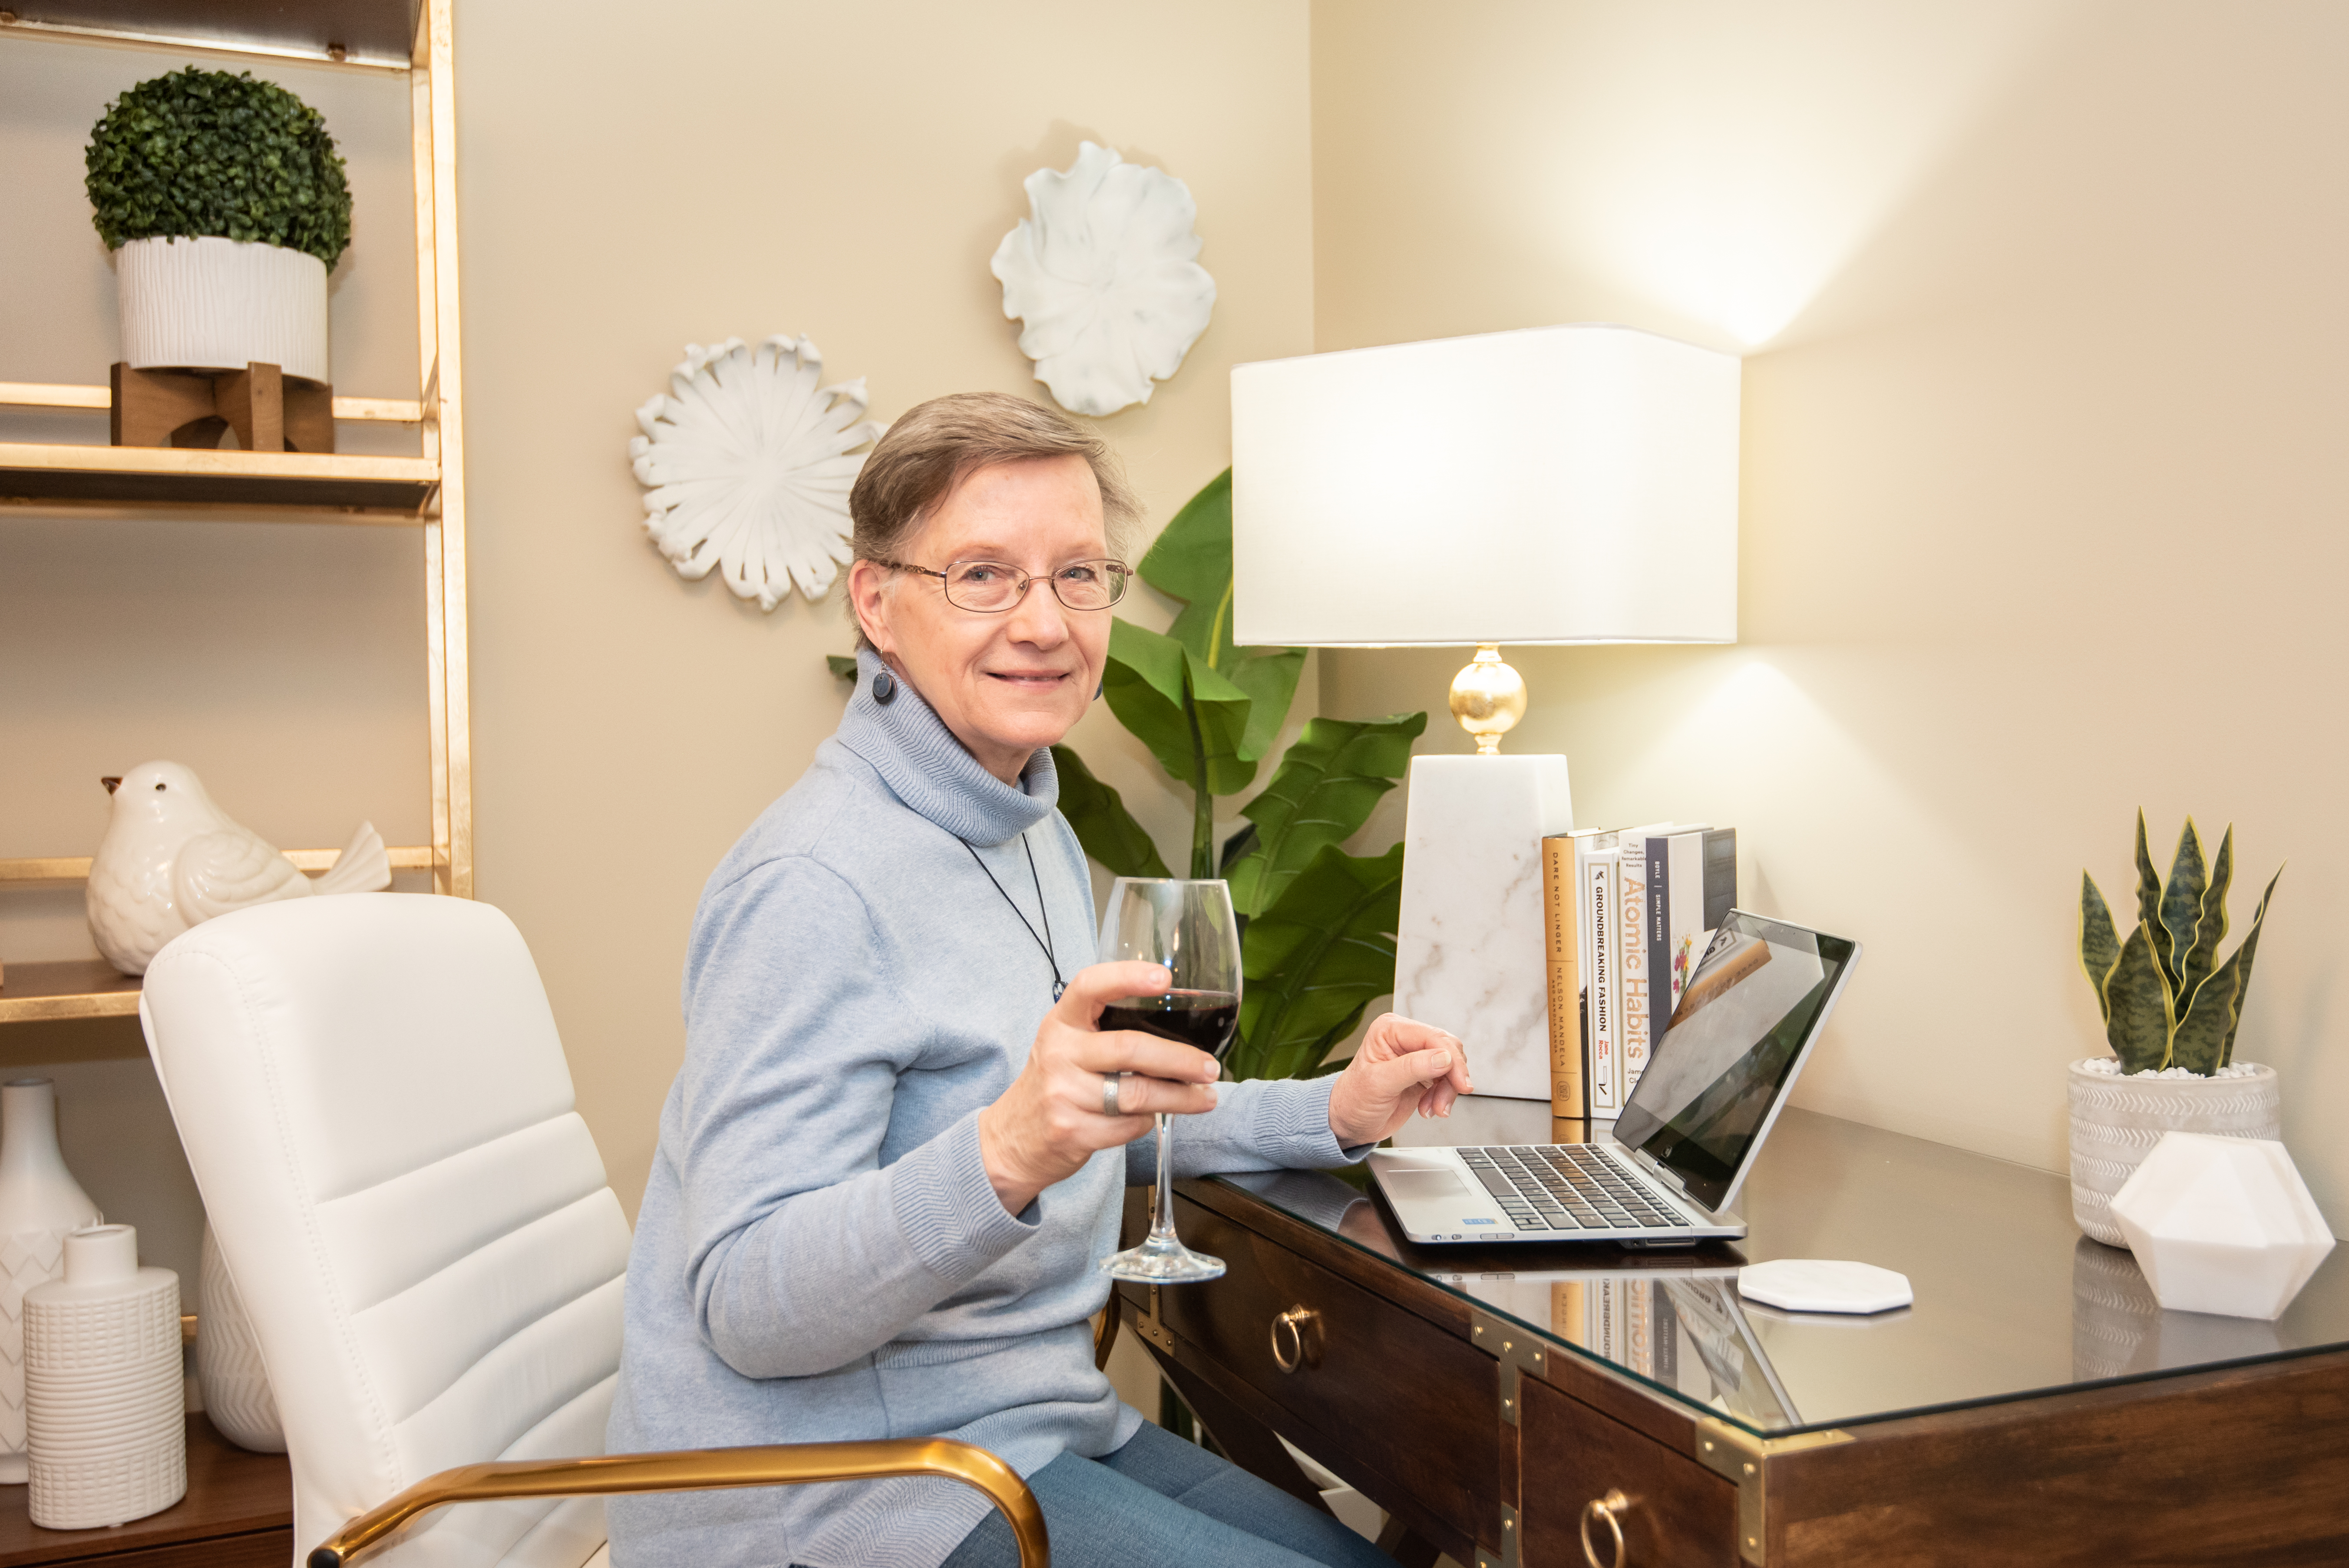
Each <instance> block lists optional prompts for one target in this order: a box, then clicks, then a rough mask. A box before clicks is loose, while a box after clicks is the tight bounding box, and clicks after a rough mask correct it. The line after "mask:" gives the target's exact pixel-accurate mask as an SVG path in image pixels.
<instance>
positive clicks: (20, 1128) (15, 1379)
mask: <svg viewBox="0 0 2349 1568" xmlns="http://www.w3.org/2000/svg"><path fill="white" fill-rule="evenodd" d="M103 1217H104V1216H102V1215H100V1214H99V1213H98V1205H97V1204H95V1203H93V1202H90V1201H89V1194H88V1193H87V1192H85V1191H82V1190H81V1183H79V1182H78V1181H75V1180H74V1179H73V1172H72V1171H68V1170H67V1169H66V1161H65V1156H64V1155H63V1154H62V1153H60V1152H59V1151H58V1150H57V1088H56V1086H55V1085H53V1084H51V1083H50V1082H49V1080H48V1079H47V1078H16V1079H13V1080H11V1081H9V1082H7V1083H5V1084H0V1484H5V1485H11V1486H21V1485H22V1484H24V1480H25V1293H26V1291H28V1290H30V1289H32V1288H33V1287H34V1286H35V1285H36V1284H46V1283H47V1282H48V1281H50V1280H53V1279H56V1278H57V1276H58V1275H59V1274H63V1273H64V1272H65V1243H66V1236H67V1233H69V1232H73V1231H78V1230H80V1229H81V1228H82V1227H83V1226H85V1225H95V1224H97V1223H98V1222H99V1221H100V1220H101V1219H102V1218H103Z"/></svg>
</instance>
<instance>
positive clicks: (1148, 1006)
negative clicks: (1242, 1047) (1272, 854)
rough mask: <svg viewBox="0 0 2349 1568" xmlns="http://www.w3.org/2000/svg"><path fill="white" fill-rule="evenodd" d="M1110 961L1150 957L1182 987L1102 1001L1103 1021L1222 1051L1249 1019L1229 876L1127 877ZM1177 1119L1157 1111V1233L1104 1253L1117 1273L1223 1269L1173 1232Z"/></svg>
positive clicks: (1106, 945)
mask: <svg viewBox="0 0 2349 1568" xmlns="http://www.w3.org/2000/svg"><path fill="white" fill-rule="evenodd" d="M1101 956H1102V961H1103V962H1104V963H1107V962H1112V961H1115V960H1119V959H1125V960H1136V959H1139V960H1142V961H1143V962H1145V963H1150V964H1156V965H1161V966H1163V967H1164V969H1165V971H1166V973H1167V977H1168V978H1169V979H1170V980H1171V981H1172V982H1173V983H1174V988H1173V989H1172V990H1170V991H1167V992H1166V993H1165V994H1164V995H1157V996H1122V997H1120V998H1119V999H1118V1000H1116V1001H1114V1002H1112V1003H1111V1004H1109V1006H1105V1007H1103V1008H1102V1010H1101V1017H1100V1020H1099V1021H1098V1023H1097V1024H1096V1027H1098V1028H1102V1029H1133V1030H1138V1031H1139V1032H1141V1033H1143V1034H1146V1035H1155V1036H1157V1037H1159V1038H1161V1039H1166V1040H1176V1041H1179V1042H1181V1043H1182V1044H1184V1045H1186V1046H1195V1047H1197V1048H1198V1049H1200V1050H1203V1051H1206V1052H1208V1053H1209V1054H1211V1055H1213V1056H1214V1057H1216V1058H1217V1059H1219V1060H1220V1059H1221V1058H1222V1057H1223V1054H1224V1053H1225V1052H1226V1050H1228V1049H1230V1048H1231V1043H1232V1037H1233V1036H1234V1035H1236V1034H1237V1032H1238V1030H1239V1023H1240V933H1239V923H1238V921H1237V920H1236V919H1234V918H1233V914H1232V893H1231V889H1230V888H1229V887H1227V886H1226V884H1225V883H1223V882H1217V881H1207V880H1184V879H1181V878H1176V877H1120V878H1118V879H1117V883H1116V885H1115V886H1113V887H1112V888H1111V889H1110V894H1109V904H1108V915H1107V917H1106V918H1105V919H1104V920H1103V921H1102V936H1101ZM1175 1121H1176V1118H1174V1117H1173V1116H1169V1115H1166V1114H1164V1112H1161V1113H1160V1114H1159V1116H1158V1181H1157V1185H1156V1186H1154V1188H1153V1189H1152V1190H1151V1201H1150V1234H1149V1235H1147V1236H1145V1237H1143V1240H1142V1243H1141V1244H1140V1245H1138V1246H1134V1247H1130V1248H1128V1249H1127V1250H1126V1251H1124V1252H1122V1253H1118V1254H1116V1255H1115V1256H1114V1257H1110V1258H1106V1259H1103V1260H1102V1265H1101V1267H1102V1273H1104V1274H1108V1275H1109V1276H1110V1277H1111V1278H1112V1279H1123V1280H1139V1281H1147V1282H1149V1283H1152V1284H1182V1283H1183V1282H1185V1281H1187V1280H1209V1279H1216V1278H1220V1277H1221V1276H1222V1274H1223V1272H1224V1262H1223V1260H1222V1259H1221V1258H1213V1257H1209V1256H1208V1255H1207V1254H1206V1253H1195V1252H1193V1251H1192V1250H1191V1249H1190V1248H1188V1247H1186V1246H1185V1245H1184V1244H1183V1243H1182V1240H1181V1238H1179V1237H1177V1236H1176V1235H1175V1234H1174V1166H1173V1163H1172V1157H1171V1155H1170V1154H1169V1153H1168V1150H1170V1149H1171V1148H1172V1146H1173V1143H1174V1122H1175Z"/></svg>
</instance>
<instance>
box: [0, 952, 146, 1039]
mask: <svg viewBox="0 0 2349 1568" xmlns="http://www.w3.org/2000/svg"><path fill="white" fill-rule="evenodd" d="M137 1011H139V976H137V975H119V974H117V973H116V972H115V968H114V965H111V964H109V963H108V962H107V961H106V960H105V959H103V958H67V959H63V960H61V961H59V962H57V963H54V964H11V965H8V972H7V974H6V975H5V976H0V1024H30V1023H35V1022H37V1021H39V1020H41V1019H44V1018H119V1017H122V1016H126V1015H129V1014H131V1013H136V1012H137Z"/></svg>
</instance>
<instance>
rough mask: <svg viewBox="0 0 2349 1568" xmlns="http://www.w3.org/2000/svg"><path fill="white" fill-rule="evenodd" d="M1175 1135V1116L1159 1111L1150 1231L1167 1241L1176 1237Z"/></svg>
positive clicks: (1151, 1193)
mask: <svg viewBox="0 0 2349 1568" xmlns="http://www.w3.org/2000/svg"><path fill="white" fill-rule="evenodd" d="M1173 1139H1174V1117H1173V1116H1172V1115H1171V1114H1169V1113H1168V1112H1166V1111H1163V1110H1162V1111H1160V1112H1159V1113H1158V1185H1157V1186H1155V1187H1153V1188H1152V1189H1151V1190H1150V1233H1151V1234H1152V1235H1153V1236H1154V1237H1161V1238H1163V1239H1164V1240H1166V1241H1170V1242H1172V1241H1174V1239H1175V1238H1174V1155H1173V1153H1172V1152H1171V1151H1170V1149H1169V1145H1170V1144H1171V1142H1172V1141H1173Z"/></svg>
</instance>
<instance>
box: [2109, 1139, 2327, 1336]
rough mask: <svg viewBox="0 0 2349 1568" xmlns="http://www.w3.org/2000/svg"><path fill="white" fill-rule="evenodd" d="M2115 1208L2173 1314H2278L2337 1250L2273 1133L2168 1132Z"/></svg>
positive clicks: (2131, 1246)
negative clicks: (2209, 1134) (2256, 1136)
mask: <svg viewBox="0 0 2349 1568" xmlns="http://www.w3.org/2000/svg"><path fill="white" fill-rule="evenodd" d="M2112 1212H2113V1218H2114V1219H2115V1220H2116V1221H2117V1222H2119V1223H2120V1228H2121V1233H2122V1234H2124V1235H2126V1236H2127V1238H2128V1245H2129V1251H2130V1252H2132V1253H2136V1254H2137V1266H2138V1267H2139V1268H2141V1269H2143V1270H2144V1271H2145V1281H2146V1284H2148V1285H2151V1286H2152V1287H2153V1294H2154V1298H2155V1299H2156V1300H2158V1301H2159V1302H2160V1303H2161V1305H2162V1310H2164V1311H2165V1312H2208V1313H2217V1314H2220V1315H2224V1316H2227V1317H2257V1318H2265V1319H2268V1320H2270V1321H2273V1320H2274V1319H2276V1318H2278V1317H2281V1316H2282V1315H2283V1309H2284V1308H2285V1307H2287V1306H2290V1305H2292V1297H2293V1296H2295V1295H2299V1294H2300V1289H2301V1286H2302V1285H2304V1284H2307V1283H2308V1278H2309V1276H2310V1275H2311V1274H2314V1273H2315V1272H2316V1265H2317V1264H2321V1263H2323V1261H2324V1257H2325V1254H2326V1253H2330V1252H2331V1251H2332V1250H2333V1232H2332V1229H2331V1228H2330V1227H2329V1226H2327V1225H2326V1224H2325V1222H2324V1216H2323V1214H2322V1213H2320V1212H2318V1211H2317V1207H2316V1200H2315V1199H2314V1198H2313V1197H2311V1196H2310V1195H2309V1191H2308V1184H2307V1183H2306V1182H2305V1181H2302V1180H2301V1179H2300V1171H2299V1170H2298V1169H2297V1168H2295V1167H2294V1166H2293V1164H2292V1156H2291V1155H2290V1154H2289V1153H2287V1152H2286V1151H2285V1150H2284V1146H2283V1145H2282V1144H2281V1143H2278V1142H2275V1141H2274V1140H2270V1139H2263V1138H2261V1139H2254V1138H2210V1137H2206V1136H2203V1135H2201V1134H2199V1133H2192V1132H2168V1133H2164V1134H2163V1135H2162V1138H2161V1141H2160V1142H2159V1143H2157V1144H2156V1145H2154V1149H2153V1152H2152V1153H2150V1154H2148V1155H2147V1156H2146V1157H2145V1161H2144V1162H2143V1163H2142V1164H2140V1165H2139V1166H2138V1167H2137V1174H2136V1175H2134V1176H2131V1177H2130V1178H2129V1179H2128V1184H2127V1186H2125V1187H2123V1188H2122V1189H2121V1190H2120V1191H2118V1192H2116V1193H2114V1194H2113V1208H2112Z"/></svg>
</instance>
